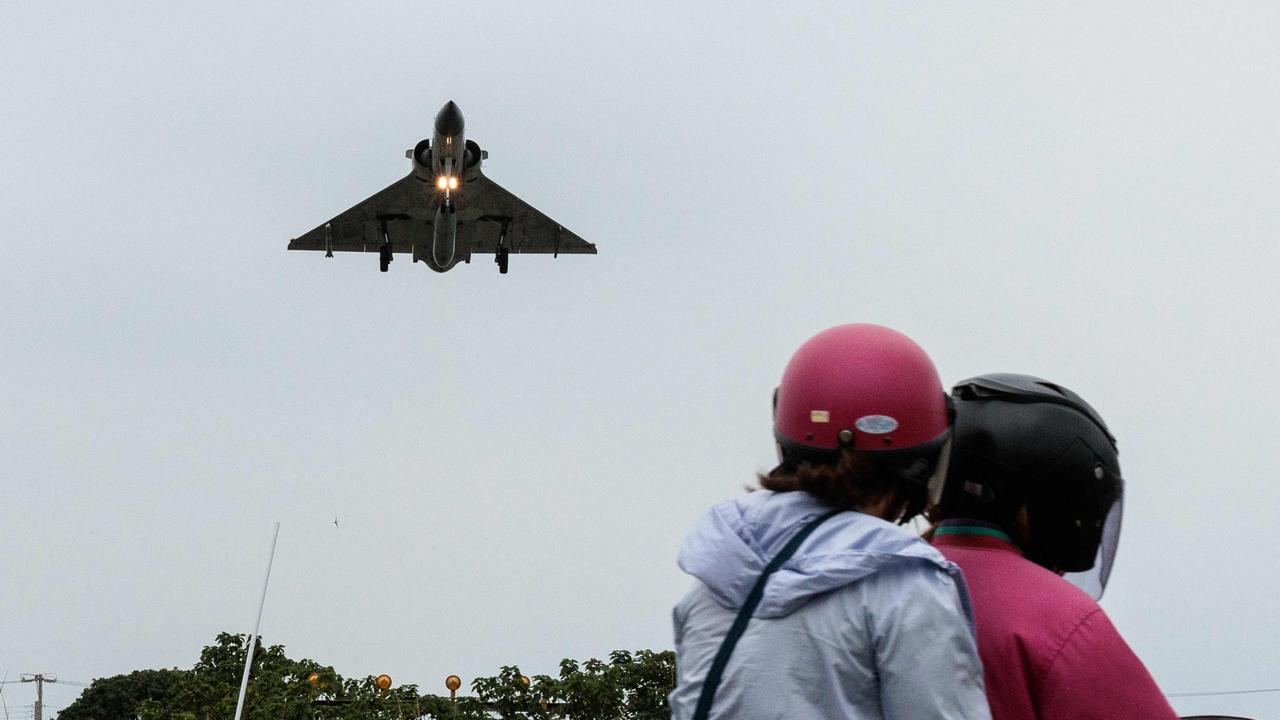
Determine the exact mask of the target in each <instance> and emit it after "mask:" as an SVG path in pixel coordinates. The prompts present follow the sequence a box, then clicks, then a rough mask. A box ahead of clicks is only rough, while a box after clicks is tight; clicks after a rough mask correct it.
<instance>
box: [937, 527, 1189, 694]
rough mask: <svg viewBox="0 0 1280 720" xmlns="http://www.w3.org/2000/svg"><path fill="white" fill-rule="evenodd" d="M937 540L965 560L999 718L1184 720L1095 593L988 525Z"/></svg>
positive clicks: (950, 555) (957, 530)
mask: <svg viewBox="0 0 1280 720" xmlns="http://www.w3.org/2000/svg"><path fill="white" fill-rule="evenodd" d="M950 531H951V532H952V533H955V534H939V535H937V536H936V537H934V540H933V544H934V545H935V546H936V547H937V548H938V549H939V550H941V551H942V554H943V555H944V556H945V557H946V558H947V559H948V560H951V561H952V562H954V563H955V564H957V565H959V566H960V569H961V570H963V571H964V576H965V580H966V581H967V582H968V585H969V593H970V596H971V598H972V601H973V611H974V618H975V621H976V623H977V629H978V654H979V655H981V656H982V666H983V671H984V673H985V677H986V684H987V700H988V701H989V702H990V704H991V717H992V718H993V720H1109V719H1111V718H1124V719H1125V720H1177V717H1178V715H1177V713H1175V712H1174V710H1173V708H1172V707H1170V706H1169V702H1168V700H1166V699H1165V697H1164V695H1163V694H1162V693H1161V692H1160V688H1158V687H1157V686H1156V683H1155V681H1154V680H1153V679H1152V678H1151V674H1150V673H1148V672H1147V669H1146V667H1144V666H1143V665H1142V662H1141V661H1140V660H1138V658H1137V656H1136V655H1134V654H1133V651H1132V650H1130V649H1129V646H1128V645H1127V644H1126V643H1125V641H1124V639H1122V638H1121V637H1120V634H1119V633H1118V632H1116V629H1115V626H1113V625H1112V624H1111V621H1110V620H1108V619H1107V616H1106V613H1104V612H1103V611H1102V608H1100V607H1098V604H1097V603H1096V602H1094V601H1093V598H1091V597H1089V596H1088V595H1086V594H1085V593H1084V592H1083V591H1082V590H1080V589H1079V588H1077V587H1075V586H1074V585H1072V584H1071V583H1069V582H1067V581H1066V580H1063V579H1062V578H1061V577H1058V576H1057V575H1056V574H1054V573H1052V572H1050V571H1049V570H1046V569H1044V568H1042V567H1040V566H1039V565H1036V564H1035V563H1033V562H1031V561H1030V560H1027V559H1026V558H1024V557H1022V553H1021V552H1020V551H1019V550H1018V548H1017V547H1016V546H1014V545H1013V544H1012V543H1010V542H1008V541H1007V540H1005V539H1003V538H1001V537H997V536H994V535H988V534H981V533H989V532H992V531H990V530H986V529H985V528H974V532H973V533H967V532H964V531H963V530H962V529H961V528H950Z"/></svg>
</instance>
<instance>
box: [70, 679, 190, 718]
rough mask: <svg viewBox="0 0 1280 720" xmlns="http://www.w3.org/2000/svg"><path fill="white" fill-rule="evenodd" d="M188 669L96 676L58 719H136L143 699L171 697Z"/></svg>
mask: <svg viewBox="0 0 1280 720" xmlns="http://www.w3.org/2000/svg"><path fill="white" fill-rule="evenodd" d="M188 673H189V671H187V670H137V671H135V672H131V673H129V674H128V675H115V676H113V677H109V678H101V679H98V680H94V681H93V684H92V685H90V686H89V687H88V688H87V689H86V690H85V691H84V692H82V693H80V697H79V698H77V699H76V701H75V702H74V703H72V704H71V705H68V706H67V707H66V709H64V710H63V711H62V712H60V713H58V718H59V720H134V718H136V717H137V715H138V705H139V704H140V703H141V702H143V701H144V700H149V699H151V698H158V697H169V696H170V695H172V694H173V690H174V687H175V686H176V685H177V684H178V683H179V682H181V681H182V680H183V676H185V675H186V674H188Z"/></svg>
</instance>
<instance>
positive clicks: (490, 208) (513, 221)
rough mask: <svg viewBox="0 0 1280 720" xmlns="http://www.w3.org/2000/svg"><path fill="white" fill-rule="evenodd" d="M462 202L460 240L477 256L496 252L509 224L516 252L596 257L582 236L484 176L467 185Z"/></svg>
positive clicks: (509, 238) (511, 244)
mask: <svg viewBox="0 0 1280 720" xmlns="http://www.w3.org/2000/svg"><path fill="white" fill-rule="evenodd" d="M460 197H461V198H462V199H461V200H460V201H459V211H460V214H459V217H458V220H459V226H458V240H459V241H460V242H462V241H465V242H466V243H467V244H468V245H469V246H470V247H471V252H473V253H492V252H493V251H494V250H496V249H497V247H498V239H499V237H501V228H502V225H503V224H504V223H506V225H507V235H506V240H505V241H504V242H505V244H506V246H507V247H508V248H510V249H511V251H512V252H516V253H554V254H560V253H565V254H577V255H595V254H596V246H595V245H594V244H593V243H589V242H587V241H586V240H583V239H582V238H580V237H578V236H577V234H575V233H574V232H572V231H571V230H569V229H568V228H565V227H563V226H561V225H560V224H559V223H557V222H556V221H555V220H552V219H551V218H549V217H547V216H546V215H544V214H542V213H541V212H540V211H539V210H538V209H537V208H535V207H533V206H532V205H530V204H529V203H527V202H525V201H523V200H521V199H520V198H518V197H516V196H515V195H512V194H511V192H510V191H508V190H507V189H506V188H504V187H502V186H501V185H499V184H498V183H496V182H494V181H492V180H490V179H489V178H488V177H486V176H485V175H484V173H481V172H478V171H477V172H476V174H475V178H474V179H472V180H470V181H468V182H467V183H466V184H465V185H464V186H463V193H461V195H460Z"/></svg>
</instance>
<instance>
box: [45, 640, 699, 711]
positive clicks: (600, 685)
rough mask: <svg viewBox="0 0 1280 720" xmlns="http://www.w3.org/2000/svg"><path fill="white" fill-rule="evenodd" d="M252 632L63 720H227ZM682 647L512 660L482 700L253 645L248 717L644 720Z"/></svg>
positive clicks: (93, 692)
mask: <svg viewBox="0 0 1280 720" xmlns="http://www.w3.org/2000/svg"><path fill="white" fill-rule="evenodd" d="M247 641H248V638H247V636H245V635H232V634H229V633H222V634H220V635H218V637H217V639H216V641H215V642H214V644H213V645H210V646H208V647H206V648H204V649H203V650H202V651H201V652H200V659H199V660H198V661H197V662H196V664H195V665H194V666H193V667H192V668H191V669H190V670H177V669H173V670H140V671H138V672H134V673H130V674H128V675H116V676H114V677H109V678H101V679H98V680H95V681H94V682H93V684H92V685H90V686H89V688H88V689H87V690H85V692H84V693H83V694H82V695H81V696H80V698H79V699H77V700H76V701H75V702H74V703H72V704H71V705H70V706H68V707H67V708H66V709H65V710H63V711H62V713H61V714H60V716H59V720H230V719H231V718H232V717H234V715H235V706H236V698H237V697H238V695H239V690H240V677H241V673H242V672H243V670H244V653H245V645H246V643H247ZM674 681H675V654H674V653H672V652H652V651H649V650H640V651H638V652H635V653H631V652H625V651H618V652H614V653H611V654H610V655H609V662H604V661H601V660H595V659H591V660H587V661H585V662H582V663H579V662H577V661H575V660H563V661H561V663H560V674H559V676H558V677H551V676H548V675H536V676H534V677H533V678H526V677H525V676H524V675H522V674H521V673H520V670H519V669H518V668H516V667H515V666H507V667H503V668H502V669H501V670H500V671H499V672H498V674H497V675H494V676H492V677H482V678H478V679H476V680H475V681H474V682H473V683H472V685H471V687H472V690H473V691H474V692H475V697H463V698H458V699H457V700H453V699H451V698H445V697H441V696H438V695H419V694H418V688H417V687H416V686H415V685H400V686H398V687H395V688H388V689H381V688H379V687H378V686H377V682H376V679H375V678H374V677H373V676H368V677H364V678H343V677H342V676H341V675H339V674H338V673H337V672H336V671H335V670H334V669H333V668H332V667H328V666H324V665H321V664H320V663H318V662H315V661H314V660H308V659H302V660H293V659H290V658H289V657H288V656H287V655H285V652H284V648H283V647H282V646H280V645H271V646H267V647H263V646H262V644H261V642H259V643H258V647H257V648H256V649H255V651H254V657H253V668H252V670H251V672H250V675H249V687H248V692H247V694H246V696H245V708H244V718H245V720H413V719H415V718H423V719H429V720H491V719H492V718H495V717H497V718H505V719H509V720H549V719H551V718H565V719H566V720H646V719H648V718H658V717H669V716H670V711H669V710H668V708H667V701H666V696H667V693H668V692H670V691H671V688H672V686H673V685H674Z"/></svg>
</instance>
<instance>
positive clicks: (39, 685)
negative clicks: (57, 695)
mask: <svg viewBox="0 0 1280 720" xmlns="http://www.w3.org/2000/svg"><path fill="white" fill-rule="evenodd" d="M20 679H21V680H22V682H33V683H35V684H36V718H35V720H44V715H42V713H43V712H44V684H45V683H56V682H58V676H57V675H50V674H46V673H36V674H35V675H29V674H27V673H23V674H22V677H21V678H20Z"/></svg>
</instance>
